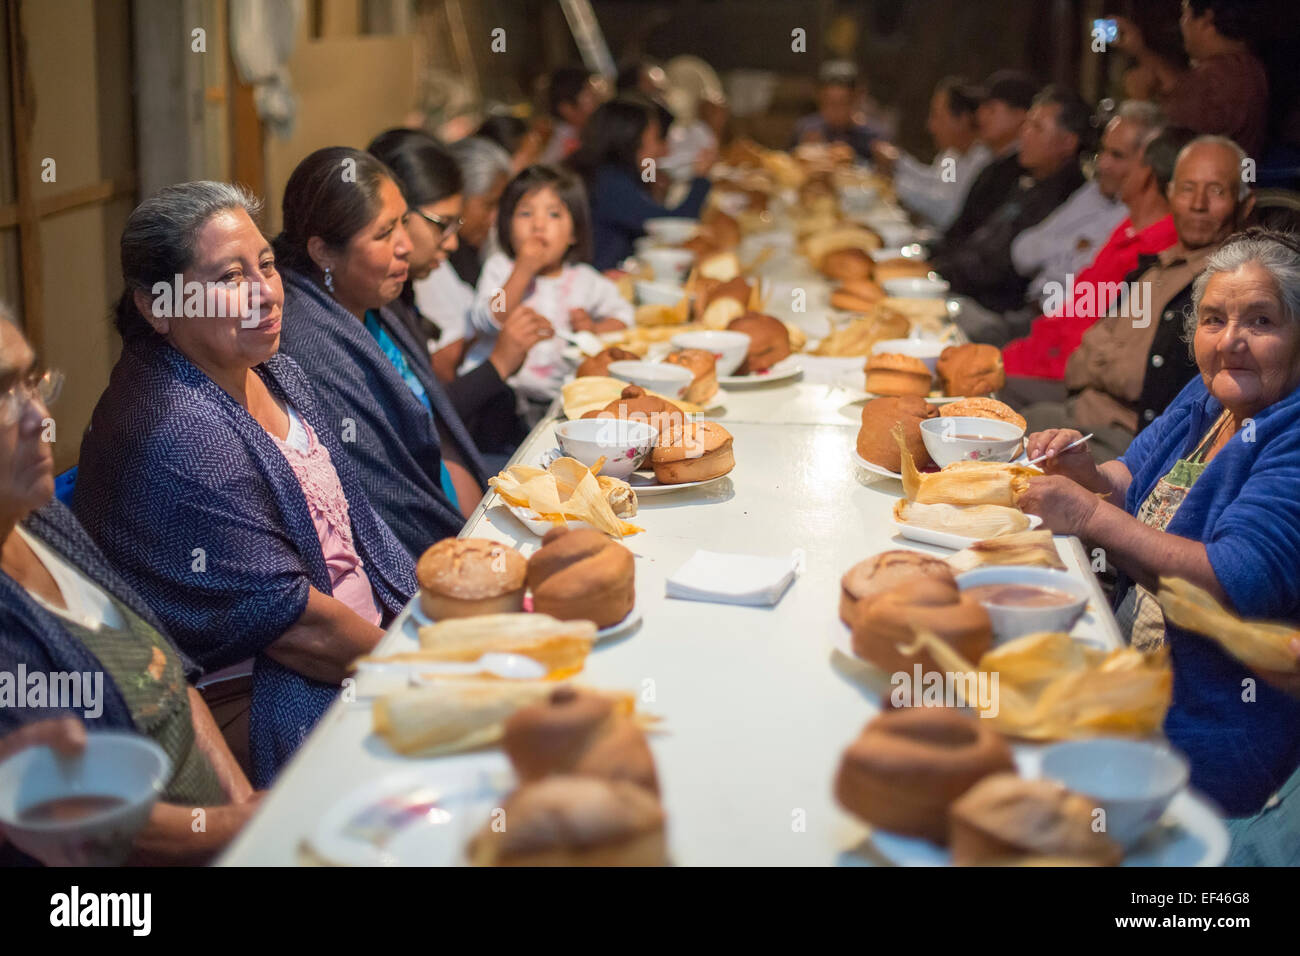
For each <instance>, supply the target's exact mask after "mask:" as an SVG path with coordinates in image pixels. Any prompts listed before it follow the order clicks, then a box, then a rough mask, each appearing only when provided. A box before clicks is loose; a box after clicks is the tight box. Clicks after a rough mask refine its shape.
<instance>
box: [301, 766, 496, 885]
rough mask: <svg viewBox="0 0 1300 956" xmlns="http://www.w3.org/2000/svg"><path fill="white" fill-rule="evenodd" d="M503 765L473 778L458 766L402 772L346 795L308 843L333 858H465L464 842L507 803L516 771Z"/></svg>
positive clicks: (363, 862)
mask: <svg viewBox="0 0 1300 956" xmlns="http://www.w3.org/2000/svg"><path fill="white" fill-rule="evenodd" d="M499 764H500V766H499V769H498V770H496V771H494V772H489V771H485V772H482V773H479V774H477V775H476V777H475V778H474V779H466V775H465V771H464V770H463V769H462V768H460V767H458V766H456V765H454V764H445V763H442V764H431V765H426V766H424V767H419V768H415V769H411V770H403V771H399V772H397V773H393V774H390V775H388V776H385V777H382V778H381V779H379V780H374V781H371V782H369V783H367V784H365V785H363V786H361V787H358V788H356V789H354V790H351V791H349V792H348V793H346V794H345V795H344V796H343V797H342V798H340V799H339V800H337V801H336V802H335V803H334V804H333V805H332V806H331V807H330V808H329V810H327V811H326V812H325V814H324V816H322V817H321V818H320V820H319V821H317V823H316V826H315V827H314V828H313V829H312V831H311V835H310V837H309V838H308V841H309V843H310V845H311V848H312V849H313V850H314V851H315V852H316V853H317V854H318V855H320V856H321V857H323V858H324V859H325V860H327V861H328V862H330V863H337V864H343V865H348V866H430V865H443V866H445V865H447V864H448V863H461V864H464V863H465V845H466V844H467V843H468V842H469V840H470V838H471V837H472V836H473V835H474V832H475V831H476V830H477V829H478V828H479V827H481V826H482V825H483V823H484V822H485V821H486V820H488V819H489V818H490V816H491V813H492V810H493V808H494V807H498V806H500V805H501V802H502V800H504V798H505V795H506V793H508V792H509V789H510V784H511V782H512V778H513V775H512V774H511V772H510V770H509V764H508V762H507V761H506V758H505V755H504V754H500V755H499Z"/></svg>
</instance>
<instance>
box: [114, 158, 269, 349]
mask: <svg viewBox="0 0 1300 956" xmlns="http://www.w3.org/2000/svg"><path fill="white" fill-rule="evenodd" d="M232 209H242V210H244V211H245V212H246V213H248V215H249V217H250V218H251V219H253V221H254V222H256V221H257V217H258V214H259V213H260V212H261V211H262V203H261V201H260V200H259V199H257V197H255V196H254V195H253V194H252V193H250V192H249V191H248V190H246V189H245V188H244V187H242V186H233V185H231V184H230V183H217V182H209V181H200V182H193V183H179V184H177V185H174V186H164V187H163V188H162V189H160V190H159V191H158V192H157V194H156V195H154V196H152V197H150V198H149V199H146V200H145V201H144V202H142V203H140V205H138V206H136V207H135V209H134V210H132V212H131V215H130V216H129V217H127V220H126V226H125V227H124V228H123V229H122V239H121V243H120V255H121V262H122V282H123V284H124V286H125V288H124V289H123V291H122V296H121V298H119V299H118V301H117V307H116V309H115V310H114V316H113V324H114V325H115V326H116V327H117V332H118V334H119V335H121V336H122V341H123V342H126V341H130V340H132V339H138V338H142V337H146V336H150V335H156V334H157V332H155V331H154V328H153V326H152V325H150V324H149V323H148V321H146V319H145V317H144V316H143V315H141V314H140V310H139V308H138V307H137V306H136V304H135V293H136V292H138V291H140V290H145V291H147V292H150V294H152V290H153V287H154V285H155V284H156V283H159V282H166V283H168V284H170V283H172V282H174V281H175V279H176V276H177V275H179V274H181V273H183V272H184V271H185V270H186V269H188V268H189V267H190V265H192V264H193V262H194V251H195V245H196V243H197V242H198V235H199V232H200V231H201V230H202V229H203V227H204V226H205V225H206V224H207V222H208V220H209V219H211V218H212V217H213V216H215V215H217V214H218V213H222V212H227V211H229V210H232Z"/></svg>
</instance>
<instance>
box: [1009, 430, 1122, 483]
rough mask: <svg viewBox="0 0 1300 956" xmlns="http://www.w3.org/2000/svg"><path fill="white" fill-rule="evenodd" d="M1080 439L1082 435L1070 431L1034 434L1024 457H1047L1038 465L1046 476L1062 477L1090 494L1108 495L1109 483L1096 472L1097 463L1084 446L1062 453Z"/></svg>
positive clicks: (1076, 446) (1027, 445)
mask: <svg viewBox="0 0 1300 956" xmlns="http://www.w3.org/2000/svg"><path fill="white" fill-rule="evenodd" d="M1082 437H1083V434H1082V433H1081V432H1077V431H1075V430H1074V429H1073V428H1049V429H1047V430H1046V431H1041V432H1034V433H1033V434H1032V435H1030V436H1029V439H1028V441H1026V442H1025V457H1026V458H1030V459H1033V458H1037V457H1039V456H1040V455H1046V456H1047V458H1046V459H1044V460H1043V461H1041V462H1039V464H1038V467H1039V468H1041V469H1042V470H1043V472H1044V473H1045V474H1048V475H1062V476H1064V477H1066V478H1069V479H1071V480H1072V481H1075V482H1077V483H1078V484H1080V485H1082V486H1083V487H1084V488H1087V489H1088V490H1089V491H1099V492H1108V491H1110V483H1109V482H1108V481H1106V478H1105V476H1104V475H1102V473H1101V472H1100V471H1098V470H1097V463H1096V462H1095V461H1094V460H1093V458H1092V452H1090V451H1089V450H1088V446H1087V445H1086V444H1084V445H1075V446H1074V447H1073V448H1071V449H1070V450H1069V451H1066V450H1065V448H1066V446H1068V445H1069V444H1070V443H1072V442H1076V441H1078V440H1079V439H1080V438H1082Z"/></svg>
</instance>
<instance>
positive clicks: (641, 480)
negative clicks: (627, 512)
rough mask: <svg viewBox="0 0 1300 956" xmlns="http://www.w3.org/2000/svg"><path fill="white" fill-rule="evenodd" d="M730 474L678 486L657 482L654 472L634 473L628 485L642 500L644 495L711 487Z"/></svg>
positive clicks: (686, 482)
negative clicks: (704, 486) (705, 486)
mask: <svg viewBox="0 0 1300 956" xmlns="http://www.w3.org/2000/svg"><path fill="white" fill-rule="evenodd" d="M730 474H731V472H727V474H726V475H718V477H716V478H705V479H704V480H703V481H683V482H682V483H681V484H678V485H661V484H659V482H657V481H656V480H655V476H654V472H643V471H634V472H632V477H631V478H629V479H628V482H627V483H628V484H629V485H631V486H632V490H633V491H635V492H636V494H637V497H638V498H640V497H642V496H643V495H664V494H668V493H669V492H671V491H682V490H684V489H686V488H699V487H701V486H702V485H711V484H713V483H714V482H715V481H721V480H722V479H723V478H726V477H727V476H728V475H730Z"/></svg>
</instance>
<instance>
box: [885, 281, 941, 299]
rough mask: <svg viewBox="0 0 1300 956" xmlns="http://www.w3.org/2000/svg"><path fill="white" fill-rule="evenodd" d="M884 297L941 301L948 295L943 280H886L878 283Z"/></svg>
mask: <svg viewBox="0 0 1300 956" xmlns="http://www.w3.org/2000/svg"><path fill="white" fill-rule="evenodd" d="M880 285H881V287H882V288H883V289H884V290H885V295H888V296H892V297H893V298H895V299H942V298H943V297H944V296H946V295H947V294H948V283H947V282H945V281H944V280H943V279H917V278H906V279H886V280H885V281H884V282H882V283H880Z"/></svg>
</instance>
